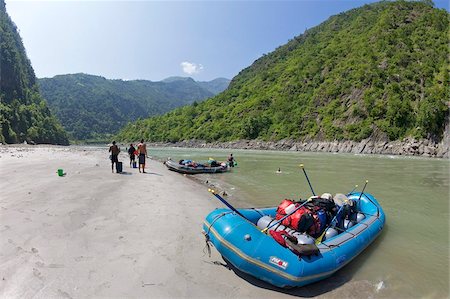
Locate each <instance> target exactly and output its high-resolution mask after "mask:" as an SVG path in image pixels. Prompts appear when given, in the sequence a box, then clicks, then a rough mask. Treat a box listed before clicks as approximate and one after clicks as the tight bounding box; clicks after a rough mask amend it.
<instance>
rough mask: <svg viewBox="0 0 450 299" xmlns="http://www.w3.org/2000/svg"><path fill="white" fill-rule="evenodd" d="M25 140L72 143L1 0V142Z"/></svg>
mask: <svg viewBox="0 0 450 299" xmlns="http://www.w3.org/2000/svg"><path fill="white" fill-rule="evenodd" d="M23 141H28V142H35V143H56V144H68V139H67V135H66V133H65V131H64V129H63V128H62V127H61V125H60V124H59V122H58V120H57V119H56V118H55V117H54V116H52V114H51V113H50V110H49V109H48V107H47V104H46V102H45V100H44V99H43V98H42V97H41V95H40V94H39V89H38V86H37V84H36V77H35V74H34V70H33V68H32V67H31V63H30V61H29V60H28V58H27V56H26V53H25V48H24V46H23V43H22V39H21V38H20V36H19V33H18V32H17V28H16V26H15V25H14V23H13V22H12V21H11V19H10V17H9V16H8V14H7V13H6V9H5V2H4V0H0V142H1V143H4V142H6V143H18V142H23Z"/></svg>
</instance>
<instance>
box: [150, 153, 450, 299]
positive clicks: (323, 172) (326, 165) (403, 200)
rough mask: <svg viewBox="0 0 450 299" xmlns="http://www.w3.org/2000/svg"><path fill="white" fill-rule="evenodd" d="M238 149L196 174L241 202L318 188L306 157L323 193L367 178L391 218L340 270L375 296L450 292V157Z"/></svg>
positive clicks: (272, 200) (271, 201) (203, 156)
mask: <svg viewBox="0 0 450 299" xmlns="http://www.w3.org/2000/svg"><path fill="white" fill-rule="evenodd" d="M229 153H230V152H229V150H228V151H225V150H218V149H186V148H151V149H150V155H151V156H153V158H155V159H161V160H162V159H166V158H167V157H171V158H172V159H173V160H178V159H192V160H196V161H200V160H207V159H208V158H210V157H211V158H214V159H217V160H219V161H223V160H226V157H227V156H228V155H229ZM233 155H234V156H235V158H236V161H237V164H238V165H237V167H235V168H233V169H232V170H231V171H230V172H228V173H224V174H210V175H197V177H196V178H197V179H199V180H201V181H203V182H204V183H206V182H208V184H209V185H210V186H214V188H216V189H217V190H220V191H225V192H226V193H227V194H228V196H227V199H228V200H229V202H230V203H232V204H233V205H234V206H236V207H238V208H239V207H251V206H252V207H253V206H254V207H266V206H276V205H278V204H279V203H280V202H281V201H282V199H284V198H290V199H299V198H308V197H309V196H311V194H312V193H311V189H310V187H309V185H308V183H307V181H306V179H305V176H304V174H303V172H302V171H301V168H300V167H299V164H304V167H305V170H306V172H307V174H308V177H309V179H310V181H311V185H312V188H313V190H314V191H315V193H316V194H321V193H324V192H329V193H333V194H334V193H347V192H349V191H351V190H352V189H353V188H354V187H355V185H359V186H358V188H357V190H358V191H360V190H361V189H362V186H363V185H364V182H365V180H368V181H369V183H368V185H367V187H366V192H368V193H371V194H372V195H374V196H375V197H376V198H377V200H378V201H379V202H380V204H381V205H382V207H383V209H384V211H385V213H386V226H385V228H384V231H383V233H382V234H381V236H380V237H379V238H378V239H377V240H376V241H375V242H374V243H373V244H372V245H371V246H370V247H368V248H367V249H366V250H365V251H364V252H363V253H362V254H361V255H360V256H359V257H358V258H356V259H355V260H353V261H352V262H351V263H350V264H349V265H347V266H346V267H344V268H343V269H342V270H340V271H338V272H337V273H336V274H335V276H345V277H347V278H349V279H351V280H358V281H365V282H367V281H368V282H370V283H371V284H372V285H373V293H372V294H371V297H372V296H373V297H376V298H383V297H387V298H424V297H426V298H448V297H449V176H450V175H449V168H450V162H449V160H447V159H431V158H415V157H414V158H413V157H402V156H381V155H353V154H328V153H303V152H277V151H256V150H233ZM278 169H280V170H281V173H277V170H278ZM205 188H207V187H206V186H205ZM213 200H214V199H213ZM205 216H206V215H205ZM335 278H336V277H335ZM330 279H331V280H332V279H333V277H332V278H330Z"/></svg>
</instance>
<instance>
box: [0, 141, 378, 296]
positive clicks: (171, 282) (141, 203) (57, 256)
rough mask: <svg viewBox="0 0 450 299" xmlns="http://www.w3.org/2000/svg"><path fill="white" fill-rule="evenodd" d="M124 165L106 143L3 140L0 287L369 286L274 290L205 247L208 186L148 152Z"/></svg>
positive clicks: (242, 289) (361, 286)
mask: <svg viewBox="0 0 450 299" xmlns="http://www.w3.org/2000/svg"><path fill="white" fill-rule="evenodd" d="M120 160H122V161H124V162H126V161H127V159H126V155H125V154H121V157H120ZM58 168H62V169H64V171H65V172H66V175H65V176H64V177H58V176H57V174H56V171H57V169H58ZM124 171H125V173H123V174H112V173H111V167H110V163H109V160H108V153H107V150H106V149H105V151H99V150H95V149H93V148H87V147H86V148H83V147H57V146H0V177H1V181H0V190H1V191H0V232H1V238H0V297H2V298H31V297H36V298H117V297H122V298H124V297H127V298H285V297H291V296H301V297H312V296H320V297H326V298H341V297H347V298H349V297H350V298H351V297H354V298H361V297H369V296H373V292H374V286H373V285H372V284H370V283H369V282H366V281H355V280H353V279H352V278H351V277H342V276H339V275H336V276H335V277H333V278H331V279H329V280H327V281H326V282H325V283H322V284H314V285H311V286H308V287H305V288H300V289H294V290H290V291H281V290H279V289H274V288H272V287H271V286H269V285H267V284H265V283H262V282H260V281H257V280H255V279H252V278H251V277H248V276H247V275H244V274H242V273H239V272H237V273H236V272H235V271H234V269H232V268H229V267H228V266H227V265H226V263H225V262H224V261H223V259H222V258H221V257H220V255H219V254H218V253H217V251H216V250H215V249H214V248H212V256H211V257H209V256H208V255H207V254H205V253H204V247H205V242H204V237H203V235H202V234H201V230H202V222H203V219H204V217H205V216H206V215H207V214H208V213H209V212H210V211H211V210H212V209H214V208H217V207H222V206H221V204H220V203H219V202H218V201H217V200H215V199H214V198H213V197H212V196H211V195H210V194H209V193H208V191H207V187H206V186H203V185H201V184H198V183H196V182H195V181H193V180H189V179H187V178H186V177H183V176H182V175H180V174H177V173H174V172H170V171H168V170H167V169H166V168H165V167H164V165H163V164H162V163H160V162H157V161H153V160H151V161H150V162H149V167H148V174H140V173H138V172H137V169H130V168H129V167H128V165H127V163H124ZM338 274H339V272H338Z"/></svg>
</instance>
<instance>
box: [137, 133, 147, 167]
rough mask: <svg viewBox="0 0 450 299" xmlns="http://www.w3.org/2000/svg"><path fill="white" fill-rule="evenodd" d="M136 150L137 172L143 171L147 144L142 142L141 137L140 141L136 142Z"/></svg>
mask: <svg viewBox="0 0 450 299" xmlns="http://www.w3.org/2000/svg"><path fill="white" fill-rule="evenodd" d="M137 151H138V154H139V172H141V165H142V172H143V173H145V157H146V156H147V145H146V144H145V143H144V139H141V143H139V144H138V147H137Z"/></svg>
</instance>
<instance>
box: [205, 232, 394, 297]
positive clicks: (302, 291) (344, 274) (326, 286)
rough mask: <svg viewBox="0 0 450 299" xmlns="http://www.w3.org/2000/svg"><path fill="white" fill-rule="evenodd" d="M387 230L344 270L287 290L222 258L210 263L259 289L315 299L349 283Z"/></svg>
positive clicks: (375, 248) (381, 240)
mask: <svg viewBox="0 0 450 299" xmlns="http://www.w3.org/2000/svg"><path fill="white" fill-rule="evenodd" d="M387 230H388V227H387V225H386V226H385V227H384V230H383V233H382V234H381V235H380V236H379V237H378V238H377V239H376V240H375V241H374V242H373V243H372V244H370V245H369V246H368V247H367V248H366V249H365V250H364V251H363V252H362V253H361V254H360V255H358V256H357V257H356V258H355V259H354V260H352V261H351V262H350V263H349V264H348V265H346V266H345V267H344V268H342V269H341V270H339V271H337V272H336V273H334V274H333V275H332V276H331V277H329V278H327V279H324V280H321V281H318V282H315V283H312V284H310V285H306V286H303V287H294V288H288V289H283V288H278V287H275V286H273V285H271V284H269V283H266V282H264V281H262V280H259V279H257V278H255V277H253V276H251V275H249V274H247V273H244V272H242V271H240V270H239V269H237V268H236V267H235V266H233V264H231V263H230V262H229V261H227V260H226V259H225V258H224V257H223V256H222V258H223V260H224V261H225V263H223V262H221V261H214V262H212V263H213V264H214V265H218V266H223V267H225V268H227V269H228V270H231V271H233V272H234V273H236V275H237V276H239V277H241V278H242V279H245V280H246V281H247V282H248V283H250V284H252V285H254V286H257V287H259V288H263V289H267V290H272V291H276V292H280V293H284V294H288V295H291V296H296V297H307V298H309V297H316V296H319V295H322V294H325V293H328V292H331V291H333V290H335V289H337V288H339V287H341V286H343V285H344V284H345V283H347V282H349V281H350V280H351V279H352V278H353V275H354V274H355V273H356V272H357V270H358V269H359V268H360V267H361V265H362V264H363V263H364V262H365V260H366V259H368V258H370V255H371V254H372V253H373V252H374V251H376V250H377V248H378V247H379V245H380V244H381V242H383V239H384V238H385V236H386V234H387Z"/></svg>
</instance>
